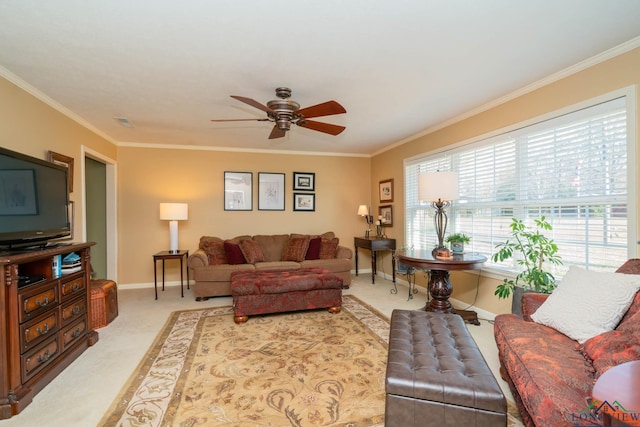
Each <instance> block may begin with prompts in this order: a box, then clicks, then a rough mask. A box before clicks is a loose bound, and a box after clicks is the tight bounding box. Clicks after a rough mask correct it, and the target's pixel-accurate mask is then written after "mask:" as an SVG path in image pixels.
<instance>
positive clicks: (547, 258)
mask: <svg viewBox="0 0 640 427" xmlns="http://www.w3.org/2000/svg"><path fill="white" fill-rule="evenodd" d="M534 223H535V226H534V227H527V226H526V225H525V224H524V222H523V221H522V220H519V219H517V218H512V222H511V225H510V227H511V238H510V239H508V240H507V241H505V242H502V243H499V244H498V245H496V249H497V252H496V253H494V254H493V257H492V259H493V261H494V262H501V261H505V260H507V259H510V258H513V257H515V258H516V263H517V264H518V265H520V266H521V267H522V271H520V272H519V273H518V274H517V275H516V278H515V280H512V279H507V278H505V279H504V281H503V282H502V283H500V284H499V285H498V287H497V288H496V290H495V293H494V294H495V295H497V296H498V298H507V297H509V296H510V295H511V294H512V293H514V297H513V303H512V311H513V312H516V313H518V312H520V311H521V310H520V308H519V307H520V306H521V301H520V300H521V298H522V297H521V296H517V295H516V294H515V290H516V289H518V291H519V292H518V294H521V292H520V290H522V291H535V292H542V293H547V294H549V293H551V292H553V290H554V289H555V287H556V278H555V276H554V275H553V274H552V273H551V272H550V271H548V270H547V267H548V266H549V264H554V265H561V264H562V258H561V257H560V255H558V245H556V243H555V242H554V241H553V240H552V239H550V238H548V237H546V236H545V235H544V234H543V232H544V231H551V230H552V229H553V228H552V226H551V224H549V222H548V221H547V220H546V219H545V217H544V216H541V217H540V218H539V219H535V220H534Z"/></svg>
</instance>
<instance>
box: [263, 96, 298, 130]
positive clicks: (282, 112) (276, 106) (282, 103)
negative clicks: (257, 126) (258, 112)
mask: <svg viewBox="0 0 640 427" xmlns="http://www.w3.org/2000/svg"><path fill="white" fill-rule="evenodd" d="M267 107H269V109H271V110H272V111H274V112H275V113H276V115H275V117H274V120H275V122H276V124H277V125H278V128H279V129H280V130H284V131H287V130H289V129H291V122H292V121H295V119H297V117H296V114H295V112H296V111H297V110H298V109H300V104H298V103H297V102H295V101H291V100H289V99H274V100H272V101H269V102H267Z"/></svg>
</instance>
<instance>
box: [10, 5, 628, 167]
mask: <svg viewBox="0 0 640 427" xmlns="http://www.w3.org/2000/svg"><path fill="white" fill-rule="evenodd" d="M639 37H640V1H638V0H535V1H533V0H482V1H478V0H323V1H313V2H312V1H290V0H288V1H285V0H269V1H266V0H184V1H180V2H179V1H176V0H145V1H143V0H108V1H99V0H55V1H41V0H0V75H3V76H5V77H7V78H8V79H9V80H11V81H13V82H15V83H17V84H19V85H20V86H21V87H23V88H25V89H27V90H29V91H30V92H31V93H34V94H36V95H37V96H39V97H40V98H41V99H44V100H48V102H49V103H50V104H52V105H54V106H56V107H57V108H58V109H60V110H61V111H64V112H66V113H67V114H69V115H70V116H72V117H73V118H74V119H76V120H78V121H79V122H81V123H83V124H84V125H86V126H88V127H90V128H91V129H93V130H96V131H97V132H99V133H100V134H102V135H103V136H106V137H107V138H109V139H110V140H111V141H113V142H115V143H117V144H121V143H132V144H154V145H158V144H172V145H192V146H211V147H226V148H230V149H265V150H288V151H304V152H329V153H344V154H364V155H370V154H372V153H375V152H378V151H380V150H382V149H384V148H385V147H388V146H390V145H392V144H395V143H398V142H400V141H404V140H406V139H407V138H410V137H412V136H415V135H417V134H420V133H421V132H424V131H425V130H427V129H430V128H431V129H432V128H434V127H437V126H438V125H440V124H442V123H444V122H447V121H450V120H452V119H454V118H456V117H460V116H462V115H464V114H466V113H468V112H470V111H472V110H477V109H479V108H481V107H482V106H484V105H487V103H489V102H492V101H494V100H496V99H499V98H503V97H506V96H508V95H509V94H511V93H513V92H514V91H520V90H522V88H525V87H531V86H530V85H533V84H535V83H536V82H539V81H540V80H541V79H544V78H546V77H548V76H550V75H557V73H561V72H563V70H567V69H568V68H570V67H573V66H574V65H576V64H578V63H583V64H584V62H583V61H587V60H589V61H594V58H593V57H598V58H602V56H603V55H602V54H603V53H605V52H607V51H609V50H610V49H614V48H615V49H614V51H613V52H614V53H619V52H620V51H624V50H628V49H630V48H632V47H637V46H640V38H639ZM611 53H612V52H611V51H609V53H608V55H610V54H611ZM604 55H607V54H604ZM278 86H286V87H290V88H291V89H292V90H293V96H292V99H294V100H296V101H297V102H299V103H300V104H301V106H302V107H308V106H311V105H315V104H318V103H321V102H324V101H328V100H331V99H333V100H336V101H338V102H339V103H341V104H342V105H343V106H344V107H345V108H346V110H347V114H342V115H336V116H329V117H322V118H318V119H316V120H319V121H324V122H328V123H333V124H338V125H343V126H346V127H347V129H346V130H345V131H344V132H343V133H342V134H340V135H338V136H330V135H326V134H323V133H320V132H315V131H312V130H309V129H303V128H300V127H295V126H294V127H292V130H291V131H290V132H289V133H288V134H287V136H286V137H284V138H280V139H275V140H269V139H267V138H268V136H269V133H270V132H271V127H272V124H271V123H268V122H233V123H212V122H210V119H213V118H216V119H225V118H262V117H264V113H263V112H261V111H260V110H258V109H256V108H252V107H250V106H248V105H246V104H243V103H241V102H239V101H236V100H234V99H232V98H230V97H229V95H240V96H246V97H249V98H253V99H255V100H256V101H258V102H261V103H263V104H264V103H266V102H267V101H269V100H271V99H274V98H275V93H274V90H275V88H276V87H278ZM0 102H1V101H0ZM115 116H118V117H126V118H127V119H129V120H130V121H131V122H132V123H133V124H134V127H133V128H132V129H127V128H125V127H122V126H121V125H120V124H119V123H118V122H117V121H116V120H114V117H115ZM36 125H37V124H36Z"/></svg>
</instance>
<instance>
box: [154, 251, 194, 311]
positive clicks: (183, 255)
mask: <svg viewBox="0 0 640 427" xmlns="http://www.w3.org/2000/svg"><path fill="white" fill-rule="evenodd" d="M187 258H189V251H188V250H187V251H185V250H184V249H178V251H177V252H172V251H162V252H158V253H157V254H155V255H153V287H154V288H155V291H156V299H158V278H157V268H156V262H157V261H162V291H163V292H164V262H165V260H168V259H178V260H180V295H181V296H182V298H184V284H183V283H182V282H183V280H182V273H183V270H184V268H183V266H182V265H183V264H182V261H186V260H187ZM184 265H187V263H186V262H185V263H184ZM187 289H189V267H187Z"/></svg>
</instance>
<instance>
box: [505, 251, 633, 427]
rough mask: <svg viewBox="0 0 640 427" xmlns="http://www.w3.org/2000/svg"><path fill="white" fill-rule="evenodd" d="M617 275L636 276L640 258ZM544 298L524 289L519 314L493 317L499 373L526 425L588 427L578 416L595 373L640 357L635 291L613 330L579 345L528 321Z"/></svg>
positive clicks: (627, 264) (588, 422) (544, 296)
mask: <svg viewBox="0 0 640 427" xmlns="http://www.w3.org/2000/svg"><path fill="white" fill-rule="evenodd" d="M616 273H624V274H640V259H630V260H628V261H627V262H626V263H625V264H623V265H622V266H621V267H620V268H618V270H616ZM603 289H606V283H603ZM548 297H549V295H545V294H536V293H525V294H524V296H523V298H522V314H523V317H522V318H521V317H519V316H516V315H514V314H501V315H498V316H496V319H495V323H494V335H495V339H496V344H497V346H498V357H499V359H500V370H501V373H502V376H503V378H504V379H505V381H507V383H508V384H509V388H510V389H511V392H512V394H513V397H514V400H515V402H516V405H517V406H518V409H519V410H520V413H521V415H522V419H523V421H524V424H525V425H526V426H538V427H542V426H544V427H551V426H558V427H560V426H566V425H593V423H592V421H593V420H591V421H589V420H584V419H581V418H580V417H579V414H580V413H583V412H584V411H586V410H587V408H588V406H589V403H588V402H589V401H590V398H591V392H592V389H593V385H594V383H595V381H596V380H597V378H598V376H599V375H600V374H602V373H603V372H604V371H605V370H606V369H609V368H610V367H612V366H615V365H616V364H619V363H624V362H626V361H628V360H629V359H630V358H631V359H632V360H635V359H640V337H639V335H640V334H638V333H637V331H638V330H640V292H637V293H636V294H635V297H634V299H633V302H632V303H631V306H630V307H629V309H628V310H627V312H626V313H625V314H624V316H623V317H622V320H621V321H620V322H619V324H618V326H617V327H616V328H615V330H613V331H611V332H605V333H602V334H600V335H597V336H596V337H594V338H592V339H590V340H587V341H586V342H584V344H579V343H578V342H577V341H574V340H573V339H571V338H569V337H568V336H566V335H563V334H562V333H561V332H559V331H557V330H555V329H553V328H550V327H547V326H544V325H541V324H538V323H535V322H533V321H532V320H531V315H532V314H533V313H534V312H535V311H536V310H537V309H538V308H539V307H540V306H541V305H542V303H543V302H544V301H545V300H546V299H547V298H548ZM602 297H603V298H606V292H603V294H602ZM576 303H578V304H579V301H578V302H576ZM596 421H597V420H596Z"/></svg>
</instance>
